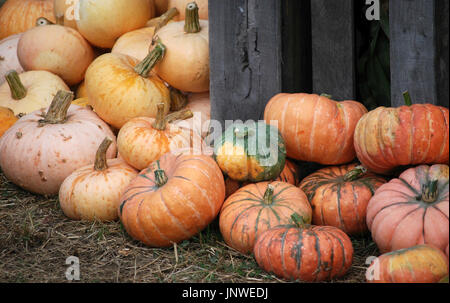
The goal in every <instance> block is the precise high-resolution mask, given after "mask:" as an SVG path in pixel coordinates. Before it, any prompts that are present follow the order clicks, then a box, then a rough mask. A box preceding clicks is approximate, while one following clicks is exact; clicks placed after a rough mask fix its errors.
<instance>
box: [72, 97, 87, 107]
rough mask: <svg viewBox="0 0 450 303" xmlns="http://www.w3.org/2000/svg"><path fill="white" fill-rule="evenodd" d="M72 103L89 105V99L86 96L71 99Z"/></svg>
mask: <svg viewBox="0 0 450 303" xmlns="http://www.w3.org/2000/svg"><path fill="white" fill-rule="evenodd" d="M72 104H75V105H78V106H83V107H88V106H89V107H90V105H89V99H88V98H78V99H76V100H73V101H72Z"/></svg>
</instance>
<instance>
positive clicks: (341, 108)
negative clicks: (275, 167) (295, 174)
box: [264, 94, 367, 165]
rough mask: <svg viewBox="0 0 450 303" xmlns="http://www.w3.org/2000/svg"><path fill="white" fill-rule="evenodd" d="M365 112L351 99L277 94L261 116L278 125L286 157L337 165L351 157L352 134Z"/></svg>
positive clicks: (353, 156) (352, 157)
mask: <svg viewBox="0 0 450 303" xmlns="http://www.w3.org/2000/svg"><path fill="white" fill-rule="evenodd" d="M365 113H367V109H366V108H365V107H364V105H362V104H361V103H358V102H355V101H343V102H336V101H333V100H331V99H330V98H328V97H326V96H319V95H314V94H312V95H310V94H278V95H276V96H275V97H273V98H272V99H271V100H270V101H269V103H268V104H267V106H266V109H265V112H264V119H265V120H266V122H267V123H271V121H273V123H274V126H278V128H279V130H280V132H281V135H282V136H283V138H284V139H285V141H286V149H287V156H288V157H289V158H292V159H296V160H301V161H305V162H316V163H320V164H324V165H340V164H346V163H349V162H351V161H352V160H353V159H354V158H355V155H356V153H355V149H354V146H353V133H354V130H355V127H356V124H357V123H358V121H359V119H360V118H361V117H362V116H363V115H364V114H365ZM277 124H278V125H277Z"/></svg>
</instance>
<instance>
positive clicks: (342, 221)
mask: <svg viewBox="0 0 450 303" xmlns="http://www.w3.org/2000/svg"><path fill="white" fill-rule="evenodd" d="M341 190H342V185H341V184H338V185H337V189H336V195H337V203H338V204H337V210H338V215H339V222H340V223H341V226H342V227H343V228H346V227H345V223H344V220H343V218H342V211H341V197H342V193H341Z"/></svg>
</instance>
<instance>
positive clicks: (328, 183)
mask: <svg viewBox="0 0 450 303" xmlns="http://www.w3.org/2000/svg"><path fill="white" fill-rule="evenodd" d="M384 183H386V180H384V179H383V178H381V177H378V176H376V175H374V174H371V173H367V174H366V169H365V168H363V167H361V166H357V165H356V164H350V165H343V166H338V167H337V166H333V167H326V168H323V169H320V170H318V171H317V172H315V173H313V174H311V175H310V176H308V177H306V178H305V179H303V181H302V182H301V183H300V188H301V189H302V190H303V191H304V192H305V194H306V195H307V196H308V200H309V202H310V203H311V206H312V208H313V220H312V223H313V224H314V225H329V226H334V227H337V228H340V229H342V230H343V231H344V232H345V233H346V234H348V235H361V234H364V233H366V232H367V231H368V229H367V224H366V211H367V205H368V204H369V200H370V199H371V198H372V196H373V195H374V193H375V191H376V190H377V189H378V188H379V187H380V186H381V185H383V184H384Z"/></svg>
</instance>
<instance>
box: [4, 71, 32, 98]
mask: <svg viewBox="0 0 450 303" xmlns="http://www.w3.org/2000/svg"><path fill="white" fill-rule="evenodd" d="M5 79H6V82H8V85H9V88H10V90H11V97H12V98H13V99H14V100H21V99H23V98H25V97H26V96H27V89H26V88H25V86H24V85H23V83H22V81H20V77H19V74H18V73H17V71H15V70H11V71H9V72H8V73H7V74H6V76H5Z"/></svg>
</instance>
